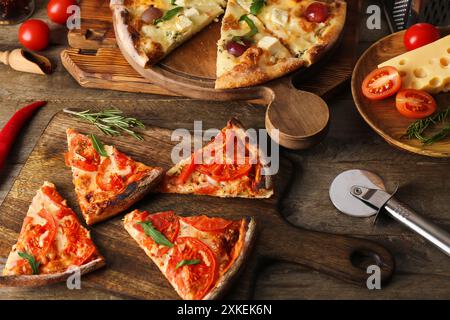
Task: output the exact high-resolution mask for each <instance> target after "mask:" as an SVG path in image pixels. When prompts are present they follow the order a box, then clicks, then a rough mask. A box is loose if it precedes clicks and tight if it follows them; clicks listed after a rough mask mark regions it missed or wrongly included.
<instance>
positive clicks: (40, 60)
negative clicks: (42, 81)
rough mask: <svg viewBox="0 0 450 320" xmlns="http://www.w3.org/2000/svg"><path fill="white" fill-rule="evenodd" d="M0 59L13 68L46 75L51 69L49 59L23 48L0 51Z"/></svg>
mask: <svg viewBox="0 0 450 320" xmlns="http://www.w3.org/2000/svg"><path fill="white" fill-rule="evenodd" d="M0 61H1V62H2V63H4V64H6V65H9V66H10V67H11V68H12V69H14V70H17V71H22V72H29V73H35V74H41V75H46V74H50V73H52V71H53V66H52V63H51V62H50V60H49V59H47V58H46V57H44V56H42V55H39V54H37V53H33V52H30V51H26V50H23V49H14V50H12V51H0Z"/></svg>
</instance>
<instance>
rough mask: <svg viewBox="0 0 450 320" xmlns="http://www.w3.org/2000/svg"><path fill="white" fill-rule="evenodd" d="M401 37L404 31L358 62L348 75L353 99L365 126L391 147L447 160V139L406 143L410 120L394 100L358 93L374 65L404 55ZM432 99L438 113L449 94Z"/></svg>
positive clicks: (449, 31)
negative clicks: (402, 113)
mask: <svg viewBox="0 0 450 320" xmlns="http://www.w3.org/2000/svg"><path fill="white" fill-rule="evenodd" d="M404 33H405V31H401V32H397V33H394V34H391V35H389V36H387V37H385V38H383V39H381V40H379V41H378V42H376V43H375V44H373V45H372V46H371V47H370V48H369V49H367V51H366V52H364V54H363V55H362V56H361V57H360V58H359V60H358V62H357V63H356V66H355V69H354V71H353V75H352V93H353V99H354V100H355V104H356V107H357V109H358V111H359V113H360V114H361V116H362V117H363V119H364V120H365V121H366V122H367V124H369V126H371V127H372V129H374V130H375V132H377V133H378V134H379V135H380V136H381V137H383V139H385V140H386V141H387V142H388V143H390V144H391V145H393V146H395V147H398V148H401V149H404V150H407V151H409V152H413V153H417V154H421V155H425V156H430V157H439V158H445V157H450V138H447V139H444V140H442V141H440V142H436V143H434V144H432V145H426V146H425V145H423V144H422V143H421V142H420V141H418V140H417V139H411V140H409V139H408V138H407V137H406V136H405V133H406V129H407V128H408V126H409V125H410V124H411V122H413V121H414V120H411V119H408V118H405V117H403V116H402V115H400V113H398V111H397V109H396V108H395V96H394V97H391V98H388V99H385V100H381V101H371V100H369V99H367V98H365V97H364V96H363V94H362V92H361V84H362V82H363V80H364V77H365V76H366V75H367V74H369V72H370V71H372V70H374V69H376V68H377V66H378V64H380V63H382V62H384V61H386V60H389V59H391V58H393V57H396V56H398V55H400V54H402V53H405V52H406V49H405V47H404V45H403V35H404ZM441 34H442V36H444V35H447V34H450V28H445V29H442V30H441ZM449 72H450V71H449ZM435 98H436V101H437V103H438V107H439V110H442V109H445V108H447V107H448V106H449V105H450V93H440V94H437V95H435Z"/></svg>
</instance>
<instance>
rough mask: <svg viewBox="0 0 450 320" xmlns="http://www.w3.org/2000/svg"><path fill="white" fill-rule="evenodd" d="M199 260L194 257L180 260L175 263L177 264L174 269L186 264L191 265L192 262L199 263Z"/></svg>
mask: <svg viewBox="0 0 450 320" xmlns="http://www.w3.org/2000/svg"><path fill="white" fill-rule="evenodd" d="M199 263H200V260H199V259H194V260H181V261H180V262H178V263H177V265H176V266H175V270H176V269H178V268H181V267H182V266H188V265H193V264H199Z"/></svg>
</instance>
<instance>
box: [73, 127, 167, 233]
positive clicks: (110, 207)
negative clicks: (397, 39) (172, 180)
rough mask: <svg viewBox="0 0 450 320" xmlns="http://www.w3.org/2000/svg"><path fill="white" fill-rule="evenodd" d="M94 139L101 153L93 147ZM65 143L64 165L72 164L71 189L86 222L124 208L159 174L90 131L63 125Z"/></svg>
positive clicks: (137, 199)
mask: <svg viewBox="0 0 450 320" xmlns="http://www.w3.org/2000/svg"><path fill="white" fill-rule="evenodd" d="M94 139H95V142H96V144H97V149H98V148H101V149H102V150H100V151H101V153H103V154H100V153H99V150H97V149H96V148H95V147H94V143H93V140H94ZM67 143H68V149H69V150H68V152H67V153H66V155H65V157H66V165H67V166H70V167H71V168H72V174H73V184H74V185H75V192H76V194H77V198H78V202H79V205H80V209H81V213H82V214H83V217H84V219H85V220H86V223H87V224H88V225H92V224H94V223H97V222H99V221H102V220H105V219H107V218H109V217H111V216H114V215H116V214H118V213H120V212H122V211H124V210H126V209H128V208H129V207H130V206H131V205H132V204H134V203H135V202H137V201H139V200H140V199H142V198H143V197H144V196H145V195H146V194H147V193H148V192H149V191H150V190H151V189H152V188H154V187H155V186H156V185H157V184H158V183H159V182H160V181H161V179H162V177H163V169H162V168H159V167H149V166H146V165H145V164H143V163H140V162H137V161H134V160H133V159H131V158H130V157H128V156H127V155H125V154H124V153H122V152H120V151H119V150H117V149H116V148H115V147H113V146H108V145H104V146H103V144H101V143H100V142H99V141H97V139H96V138H95V137H94V136H92V135H91V136H89V137H88V136H85V135H83V134H80V133H78V132H76V131H74V130H72V129H67ZM99 145H100V146H99Z"/></svg>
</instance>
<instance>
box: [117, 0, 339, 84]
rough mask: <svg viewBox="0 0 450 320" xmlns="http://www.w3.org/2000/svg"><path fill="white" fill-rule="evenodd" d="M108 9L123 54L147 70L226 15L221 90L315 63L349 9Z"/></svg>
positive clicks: (130, 1)
mask: <svg viewBox="0 0 450 320" xmlns="http://www.w3.org/2000/svg"><path fill="white" fill-rule="evenodd" d="M110 6H111V9H112V11H113V22H114V27H115V32H116V38H117V40H118V43H119V45H120V47H121V49H122V52H123V53H124V54H125V55H126V56H127V57H128V58H129V59H132V60H133V61H134V62H135V63H136V64H137V65H138V66H140V67H143V68H149V67H151V66H152V65H154V64H155V63H157V62H158V61H160V60H161V59H163V58H164V57H165V56H167V55H168V54H169V53H170V52H171V51H172V50H174V49H175V48H176V47H178V46H179V45H180V44H182V43H183V42H185V41H187V40H188V39H189V38H191V37H192V36H193V35H194V34H196V33H197V32H199V31H200V30H202V29H203V28H205V27H206V26H207V25H209V24H210V23H211V22H213V21H217V19H218V18H219V17H220V16H222V15H223V18H222V27H221V36H220V39H219V41H218V43H217V65H216V67H217V68H216V70H217V71H216V77H217V79H216V85H215V87H216V89H229V88H238V87H248V86H253V85H257V84H261V83H263V82H266V81H269V80H272V79H275V78H278V77H280V76H282V75H285V74H287V73H290V72H292V71H294V70H297V69H298V68H300V67H308V66H310V65H311V64H313V63H314V62H316V61H317V60H318V59H319V58H320V57H321V56H322V55H323V54H324V53H325V52H327V51H328V50H329V49H330V48H331V47H332V46H333V45H334V44H335V43H336V41H337V40H338V38H339V35H340V34H341V32H342V30H343V27H344V24H345V17H346V10H347V6H346V2H345V1H343V0H321V1H315V0H228V1H226V0H111V2H110ZM199 54H200V53H199Z"/></svg>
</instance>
